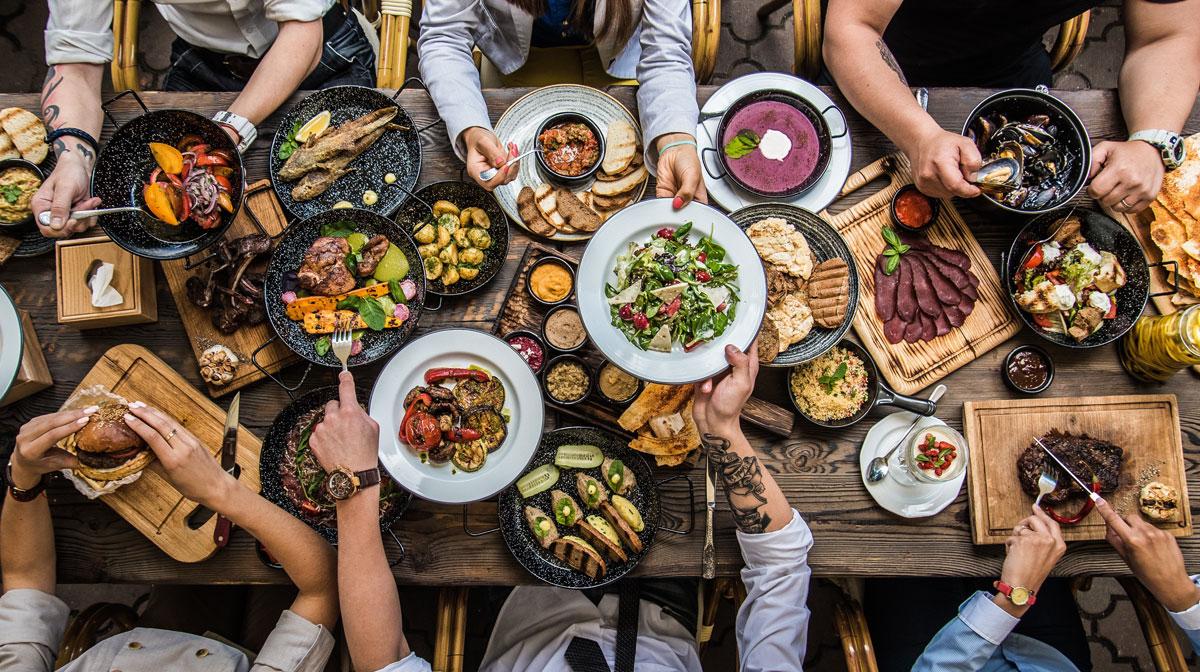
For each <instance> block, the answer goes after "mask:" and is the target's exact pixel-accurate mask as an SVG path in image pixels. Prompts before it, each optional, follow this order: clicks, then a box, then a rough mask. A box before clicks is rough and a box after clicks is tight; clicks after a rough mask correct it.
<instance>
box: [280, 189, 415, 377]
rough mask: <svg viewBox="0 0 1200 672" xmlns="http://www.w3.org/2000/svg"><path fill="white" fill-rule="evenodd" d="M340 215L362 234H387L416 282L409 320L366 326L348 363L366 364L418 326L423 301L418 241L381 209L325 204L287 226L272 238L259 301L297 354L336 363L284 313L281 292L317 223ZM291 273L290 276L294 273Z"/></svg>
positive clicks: (312, 238) (317, 361) (315, 232)
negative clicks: (375, 328) (395, 324)
mask: <svg viewBox="0 0 1200 672" xmlns="http://www.w3.org/2000/svg"><path fill="white" fill-rule="evenodd" d="M341 220H349V221H351V222H353V223H354V229H355V230H356V231H360V232H362V233H363V234H366V235H367V237H370V236H373V235H375V234H383V235H385V236H387V237H388V240H390V241H391V242H392V243H393V244H394V245H396V247H399V248H400V251H402V252H404V256H405V257H407V258H408V264H409V268H408V275H407V276H406V277H407V278H408V279H409V280H412V281H413V282H414V283H416V285H417V294H416V296H414V297H413V298H412V300H411V301H409V302H408V308H409V310H410V311H411V314H410V315H409V318H408V321H406V322H405V323H404V324H403V325H402V326H401V327H400V328H399V329H384V330H382V331H371V330H369V329H368V330H367V331H366V333H364V334H363V336H362V343H363V349H362V352H360V353H358V354H357V355H353V356H352V357H350V364H349V365H350V366H352V367H354V366H361V365H363V364H369V363H371V362H373V361H375V360H377V359H379V358H381V357H386V356H387V355H390V354H391V353H393V352H395V351H396V349H397V348H399V347H400V346H401V345H404V343H405V342H406V341H408V338H409V336H412V333H413V331H414V330H416V328H417V321H418V320H420V319H421V311H422V309H423V308H424V301H425V274H424V273H423V272H422V271H421V264H420V258H419V257H418V256H417V247H416V245H415V244H414V243H413V240H412V238H410V237H409V235H408V234H407V233H405V232H404V230H403V229H401V227H400V226H399V225H398V224H396V223H395V222H393V221H392V220H390V219H386V218H385V217H383V216H382V215H377V214H375V213H373V212H368V211H366V210H358V209H355V208H346V209H344V210H327V211H325V212H322V213H321V214H319V215H314V216H312V217H309V218H308V219H303V220H300V221H298V222H296V223H294V224H292V225H291V226H289V227H288V228H287V229H286V230H285V231H284V232H283V235H281V236H280V238H279V241H278V242H277V243H276V244H275V250H274V251H273V252H272V253H271V261H270V262H269V263H268V264H267V279H266V284H265V285H264V287H263V302H264V303H265V305H266V310H267V318H268V319H269V320H270V321H271V328H272V329H274V330H275V333H276V334H278V335H279V338H281V339H283V342H284V343H287V346H288V347H289V348H291V349H292V352H295V353H296V354H297V355H300V356H301V357H303V358H304V359H307V360H308V361H310V362H312V363H313V364H320V365H321V366H331V367H340V366H341V365H342V363H341V362H339V361H338V358H337V357H335V356H334V355H333V350H330V351H329V352H326V353H325V355H324V356H321V355H318V354H317V351H316V348H315V343H316V341H317V338H318V337H317V336H314V335H312V334H309V333H307V332H305V331H304V327H303V325H302V323H300V322H296V321H293V320H292V319H290V318H289V317H288V316H287V311H286V308H287V306H286V305H285V304H284V303H283V300H282V299H281V298H280V297H281V296H282V295H283V292H284V291H286V289H285V284H284V283H285V282H287V281H288V277H289V274H294V273H295V272H296V271H297V270H298V269H299V268H300V262H301V261H302V260H303V259H304V253H305V252H307V251H308V248H309V247H310V246H311V245H312V244H313V241H315V240H316V239H317V238H319V237H320V236H321V227H322V226H324V225H325V224H332V223H334V222H337V221H341ZM293 277H294V276H293Z"/></svg>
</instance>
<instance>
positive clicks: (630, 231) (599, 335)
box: [576, 198, 767, 385]
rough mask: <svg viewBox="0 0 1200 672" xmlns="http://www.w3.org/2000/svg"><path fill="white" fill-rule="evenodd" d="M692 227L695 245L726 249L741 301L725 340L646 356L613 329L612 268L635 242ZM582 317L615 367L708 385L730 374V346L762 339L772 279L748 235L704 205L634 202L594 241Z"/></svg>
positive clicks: (583, 284) (584, 270)
mask: <svg viewBox="0 0 1200 672" xmlns="http://www.w3.org/2000/svg"><path fill="white" fill-rule="evenodd" d="M689 221H690V222H692V231H691V234H690V237H689V240H690V241H692V242H693V243H695V242H696V241H698V240H699V238H700V236H703V235H710V234H711V235H712V237H713V238H714V239H715V240H716V241H717V243H719V244H720V245H721V246H722V247H724V248H725V253H726V257H725V259H726V261H728V262H730V263H734V264H737V265H738V280H737V284H736V286H737V290H738V295H739V297H740V298H739V300H738V304H737V308H736V313H735V316H734V320H733V322H732V323H731V324H730V325H729V326H728V327H726V329H725V333H723V334H721V336H719V337H718V338H716V339H714V340H712V341H709V342H708V343H705V344H703V345H701V346H699V347H697V348H695V349H694V350H692V351H691V352H684V350H683V346H682V345H680V344H678V343H676V344H674V345H673V346H672V350H671V352H652V351H649V350H642V349H640V348H638V347H637V346H636V345H634V344H632V343H630V342H629V339H627V338H625V334H623V333H621V330H620V329H618V328H616V327H614V326H613V325H612V317H611V311H610V310H609V305H608V300H607V298H606V297H605V296H604V285H605V284H606V283H615V282H616V275H615V274H614V273H613V267H614V266H615V265H616V261H617V255H619V254H622V253H624V252H625V251H626V249H627V247H628V245H629V243H631V242H632V243H644V242H646V241H648V240H650V238H651V237H652V236H653V235H654V233H655V232H656V231H658V230H659V229H661V228H663V227H664V226H669V227H678V226H680V225H682V224H684V223H685V222H689ZM576 281H577V283H578V290H577V292H576V293H577V296H578V304H579V314H580V316H581V317H582V318H583V326H584V328H585V329H586V330H587V332H588V337H589V338H590V339H591V341H592V343H593V344H595V346H596V347H597V348H598V349H599V350H600V352H602V353H604V356H605V358H607V359H608V360H609V361H610V362H612V363H613V364H616V365H617V366H618V367H620V368H621V369H624V370H625V371H627V372H629V373H630V374H632V375H634V376H637V377H638V378H641V379H642V380H646V381H650V382H654V383H664V384H668V385H682V384H685V383H694V382H697V381H701V380H704V379H706V378H710V377H712V376H714V375H716V374H718V373H720V372H722V371H724V370H725V369H727V368H729V363H728V362H726V361H725V346H726V345H727V344H731V343H732V344H733V345H734V346H736V347H738V348H739V349H741V350H745V349H746V348H748V347H749V346H750V343H751V342H752V341H753V340H754V337H755V335H757V334H758V329H759V326H760V325H761V324H762V319H763V313H764V311H765V310H766V303H767V280H766V274H765V273H764V272H763V267H762V263H761V262H759V258H758V252H757V251H756V250H755V249H754V245H753V244H752V243H751V242H750V239H749V238H747V237H746V234H745V233H743V232H742V230H741V229H740V228H738V225H737V224H734V223H733V220H731V219H729V217H727V216H726V215H724V214H722V213H721V212H719V211H717V210H715V209H714V208H711V207H709V206H707V205H703V204H700V203H695V202H693V203H691V204H689V205H687V206H686V207H684V208H683V209H682V210H674V209H672V207H671V199H669V198H657V199H652V200H648V201H642V202H640V203H635V204H633V205H630V206H629V207H627V208H625V209H624V210H621V211H620V212H618V213H617V214H615V215H613V217H612V219H610V220H609V221H608V222H606V223H605V224H604V226H602V227H601V228H600V230H599V231H597V232H596V234H595V236H593V237H592V240H591V241H590V242H588V246H587V249H585V250H584V252H583V258H582V259H581V260H580V262H579V270H578V271H577V272H576Z"/></svg>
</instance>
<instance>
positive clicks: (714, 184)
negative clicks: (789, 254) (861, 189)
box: [696, 72, 852, 212]
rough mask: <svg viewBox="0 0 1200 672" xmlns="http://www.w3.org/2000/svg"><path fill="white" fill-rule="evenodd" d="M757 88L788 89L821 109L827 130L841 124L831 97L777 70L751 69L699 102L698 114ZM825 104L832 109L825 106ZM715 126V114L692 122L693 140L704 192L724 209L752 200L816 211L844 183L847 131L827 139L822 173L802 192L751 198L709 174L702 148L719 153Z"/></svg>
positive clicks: (710, 163) (717, 169)
mask: <svg viewBox="0 0 1200 672" xmlns="http://www.w3.org/2000/svg"><path fill="white" fill-rule="evenodd" d="M763 89H779V90H782V91H788V92H790V93H794V94H796V95H797V96H800V97H801V98H803V99H805V100H807V101H808V102H809V103H811V104H812V106H813V107H815V108H817V110H818V111H824V114H823V115H822V116H824V117H825V122H826V123H827V124H829V130H830V132H831V133H839V132H840V131H841V130H842V129H843V128H845V126H846V119H845V117H844V116H843V115H842V113H841V111H840V110H838V109H837V108H836V106H834V102H833V99H832V98H830V97H829V96H827V95H825V92H824V91H822V90H820V89H818V88H817V87H816V86H814V85H812V84H810V83H808V82H806V81H804V80H803V79H800V78H798V77H793V76H791V75H785V74H783V73H779V72H757V73H754V74H752V75H745V76H742V77H738V78H737V79H734V80H732V81H730V82H728V83H727V84H725V85H724V86H722V87H721V88H719V89H717V90H716V92H715V93H713V95H712V97H711V98H709V99H708V100H707V101H706V102H705V103H704V107H703V109H701V110H700V112H701V114H702V115H704V114H712V113H715V112H721V111H722V110H725V109H727V108H728V107H729V106H730V105H732V104H733V103H734V101H736V100H737V99H738V98H741V97H742V96H744V95H746V94H748V93H753V92H755V91H760V90H763ZM831 106H834V108H833V109H830V107H831ZM720 125H721V117H720V116H715V117H713V118H712V119H707V120H705V121H704V122H702V123H700V124H698V125H697V126H696V143H697V145H698V151H699V152H700V161H701V162H702V163H703V164H704V186H705V187H706V188H707V189H708V196H709V198H711V199H712V200H713V201H714V202H715V203H717V204H718V205H720V206H721V207H723V208H725V209H726V210H729V211H733V210H740V209H742V208H744V207H746V206H749V205H754V204H756V203H772V202H780V203H790V204H792V205H795V206H798V207H801V208H804V209H805V210H811V211H812V212H820V211H822V210H824V209H825V207H826V206H828V205H829V204H830V203H832V202H833V200H834V199H835V198H837V195H838V192H840V191H841V190H842V185H844V184H845V183H846V177H847V176H848V175H849V174H850V159H851V155H852V150H851V142H850V133H849V131H848V130H847V132H846V133H845V134H844V135H842V136H841V137H838V138H833V139H832V141H831V152H832V153H831V154H830V157H829V165H828V166H827V167H826V168H825V174H824V175H822V176H821V179H819V180H817V182H816V184H814V185H813V186H811V187H809V188H808V189H807V190H806V191H805V192H804V193H802V194H800V195H799V196H796V197H795V198H791V199H772V198H767V197H764V196H757V195H755V194H752V193H750V192H748V191H746V190H744V189H741V188H740V187H738V186H736V185H734V184H733V182H732V181H731V180H728V179H726V178H716V177H713V175H720V174H721V166H720V165H719V162H718V160H717V157H716V155H715V154H714V153H713V152H712V151H708V152H705V151H704V150H705V149H706V148H709V149H712V148H715V149H716V150H717V151H720V146H719V143H717V141H716V137H717V127H718V126H720Z"/></svg>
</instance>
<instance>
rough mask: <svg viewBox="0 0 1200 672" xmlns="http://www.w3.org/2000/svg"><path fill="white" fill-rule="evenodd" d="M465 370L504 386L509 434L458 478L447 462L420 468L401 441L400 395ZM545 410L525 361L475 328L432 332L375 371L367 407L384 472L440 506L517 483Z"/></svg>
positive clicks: (486, 495) (485, 495)
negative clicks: (445, 372)
mask: <svg viewBox="0 0 1200 672" xmlns="http://www.w3.org/2000/svg"><path fill="white" fill-rule="evenodd" d="M471 365H476V366H480V367H482V368H484V369H486V370H487V371H488V372H489V373H491V374H492V375H493V376H496V377H497V378H499V379H500V382H501V383H502V384H503V385H504V408H505V410H507V411H508V412H509V415H510V420H509V422H508V435H507V436H506V437H505V439H504V443H503V444H501V445H500V447H499V448H497V449H496V450H495V451H493V452H492V453H490V454H489V455H488V456H487V462H485V463H484V465H483V467H482V468H480V469H479V471H475V472H465V471H461V470H459V469H456V468H455V467H454V465H453V464H452V463H449V462H447V463H446V464H428V463H422V462H421V460H420V458H419V457H418V456H417V453H416V451H414V450H413V449H412V448H411V447H409V446H408V445H407V444H405V443H402V442H401V441H400V438H399V431H400V427H399V423H400V420H401V419H402V418H403V416H404V409H403V408H402V407H401V405H402V403H403V401H404V396H405V395H406V394H407V393H408V391H409V390H411V389H412V388H414V387H416V386H418V385H424V384H425V380H424V376H425V371H427V370H428V369H432V368H436V367H467V366H471ZM543 409H544V406H543V402H542V388H541V387H540V386H539V385H538V381H537V377H536V376H534V374H533V371H532V370H530V368H529V365H528V364H526V363H525V360H523V359H521V356H520V355H518V354H517V352H516V351H515V350H513V349H512V346H510V345H509V344H507V343H505V342H504V341H502V340H500V339H499V338H496V337H495V336H493V335H491V334H489V333H486V332H483V331H477V330H474V329H442V330H439V331H434V332H432V333H429V334H426V335H424V336H422V337H421V338H418V339H416V340H414V341H412V342H410V343H409V344H408V345H406V346H404V347H403V348H401V349H400V350H399V351H398V352H397V353H396V354H395V355H392V358H391V360H389V361H388V363H387V365H386V366H384V368H383V370H382V371H381V372H380V374H379V379H378V381H377V382H376V383H375V389H373V390H371V403H370V414H371V417H372V418H374V419H375V421H376V422H378V423H379V460H380V462H382V463H383V466H384V468H386V469H387V471H388V473H389V474H391V475H392V478H393V479H395V481H396V482H397V483H399V484H400V485H401V486H402V487H404V488H405V489H406V490H408V491H409V492H411V493H413V494H414V495H416V496H417V497H420V498H421V499H426V500H429V501H431V502H438V503H441V504H465V503H467V502H475V501H479V500H481V499H487V498H489V497H492V496H494V495H495V494H496V493H498V492H500V491H501V490H503V489H504V488H506V487H508V486H509V484H511V483H512V482H513V481H515V480H517V477H519V476H520V475H521V473H522V472H524V471H525V467H526V466H528V464H529V460H530V459H532V458H533V452H534V451H535V450H537V447H538V441H539V439H540V438H541V436H542V424H543V413H544V410H543Z"/></svg>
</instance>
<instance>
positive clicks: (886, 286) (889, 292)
mask: <svg viewBox="0 0 1200 672" xmlns="http://www.w3.org/2000/svg"><path fill="white" fill-rule="evenodd" d="M885 263H887V257H885V256H883V255H882V254H881V255H879V256H878V257H877V258H876V259H875V314H876V315H878V316H879V321H881V322H884V323H885V324H886V323H887V322H889V321H890V320H891V319H892V318H893V317H895V316H896V285H898V284H899V282H900V276H899V275H897V274H896V273H893V274H891V275H888V274H886V273H884V272H883V268H884V264H885ZM892 342H893V343H899V340H896V341H892Z"/></svg>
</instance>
